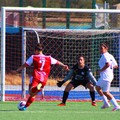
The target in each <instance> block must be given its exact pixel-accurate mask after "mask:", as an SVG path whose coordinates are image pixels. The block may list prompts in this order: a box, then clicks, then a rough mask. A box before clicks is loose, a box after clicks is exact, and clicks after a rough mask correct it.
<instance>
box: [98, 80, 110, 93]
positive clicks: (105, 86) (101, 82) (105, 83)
mask: <svg viewBox="0 0 120 120" xmlns="http://www.w3.org/2000/svg"><path fill="white" fill-rule="evenodd" d="M110 85H111V82H110V81H105V80H101V79H99V80H98V82H97V84H96V86H99V87H101V89H102V91H103V92H109V91H110Z"/></svg>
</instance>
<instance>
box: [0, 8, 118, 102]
mask: <svg viewBox="0 0 120 120" xmlns="http://www.w3.org/2000/svg"><path fill="white" fill-rule="evenodd" d="M1 10H2V19H1V22H2V23H3V24H1V43H0V44H1V56H0V57H1V62H0V65H1V69H0V73H1V74H0V76H1V79H0V86H1V87H0V96H1V100H2V101H5V100H20V99H26V98H27V96H28V86H29V81H30V76H31V71H32V69H33V68H32V66H31V67H28V68H27V69H24V70H23V71H22V72H21V73H20V74H17V75H13V74H11V71H12V70H16V69H17V68H18V67H19V66H20V65H21V64H23V63H24V62H25V61H26V59H27V58H28V57H29V56H30V55H31V54H33V52H34V46H35V45H36V43H41V44H42V45H43V48H44V54H46V55H51V56H52V57H54V58H56V59H58V60H60V61H62V62H63V63H65V64H67V65H69V67H70V68H71V67H72V66H73V65H74V64H75V63H76V62H77V60H78V57H79V55H80V54H84V56H85V59H86V64H87V65H88V66H89V67H90V68H91V69H92V72H93V73H94V76H95V77H96V79H97V80H98V78H99V75H97V74H96V71H97V70H98V69H99V67H98V60H99V58H100V53H99V45H100V43H101V42H102V41H107V42H109V44H110V49H109V52H110V53H111V54H113V55H114V57H115V58H116V60H117V62H118V64H119V63H120V60H119V59H120V52H119V51H120V30H119V28H120V11H118V10H92V9H89V10H88V9H54V8H53V9H51V8H49V9H48V8H14V7H12V8H9V7H3V8H2V9H1ZM98 18H99V19H98ZM98 20H100V21H98ZM114 21H116V22H114ZM98 23H99V24H98ZM119 71H120V69H116V70H115V71H114V80H113V82H112V86H111V92H112V93H113V95H114V96H115V97H116V99H119V98H120V88H119V82H120V76H119ZM66 74H67V72H66V71H64V70H63V69H62V68H61V67H58V66H52V69H51V73H50V76H49V79H48V82H47V85H46V86H45V88H44V91H43V92H40V93H39V95H38V96H37V98H36V100H41V99H42V95H43V94H44V99H45V100H61V98H62V95H63V91H64V89H65V86H66V85H67V83H68V82H69V81H68V82H66V83H65V84H64V85H63V86H62V87H61V88H58V87H57V86H56V83H57V80H62V79H63V78H64V77H65V75H66ZM68 99H69V100H73V101H76V100H90V96H89V90H88V89H85V88H84V87H82V86H79V87H78V88H76V89H74V90H72V91H71V92H70V95H69V98H68ZM96 99H98V100H100V99H101V98H100V97H99V95H98V94H97V92H96Z"/></svg>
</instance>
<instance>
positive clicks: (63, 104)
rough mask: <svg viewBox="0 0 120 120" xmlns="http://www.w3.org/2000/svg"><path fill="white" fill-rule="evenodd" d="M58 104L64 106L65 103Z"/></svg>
mask: <svg viewBox="0 0 120 120" xmlns="http://www.w3.org/2000/svg"><path fill="white" fill-rule="evenodd" d="M58 106H66V105H65V103H60V104H58Z"/></svg>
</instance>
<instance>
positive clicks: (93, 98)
mask: <svg viewBox="0 0 120 120" xmlns="http://www.w3.org/2000/svg"><path fill="white" fill-rule="evenodd" d="M86 87H87V88H88V89H89V90H90V91H89V92H90V97H91V100H92V103H91V105H92V106H97V104H96V102H95V90H94V86H93V84H92V83H91V82H88V83H87V84H86Z"/></svg>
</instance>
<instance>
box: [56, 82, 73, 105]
mask: <svg viewBox="0 0 120 120" xmlns="http://www.w3.org/2000/svg"><path fill="white" fill-rule="evenodd" d="M72 88H74V86H73V84H71V83H68V85H67V86H66V88H65V90H64V93H63V98H62V103H60V104H58V106H65V104H66V101H67V98H68V96H69V91H70V90H71V89H72Z"/></svg>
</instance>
